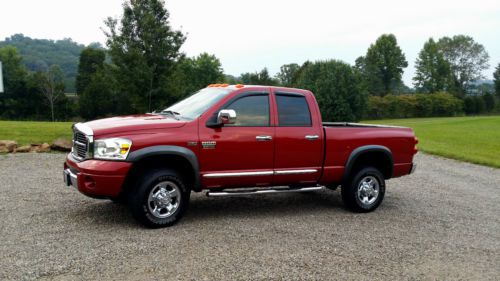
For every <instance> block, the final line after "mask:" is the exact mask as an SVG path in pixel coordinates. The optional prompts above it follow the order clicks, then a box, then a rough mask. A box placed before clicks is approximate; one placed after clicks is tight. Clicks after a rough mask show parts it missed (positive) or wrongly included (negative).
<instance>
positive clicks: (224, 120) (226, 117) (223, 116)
mask: <svg viewBox="0 0 500 281" xmlns="http://www.w3.org/2000/svg"><path fill="white" fill-rule="evenodd" d="M234 123H236V111H234V110H232V109H222V110H221V111H219V114H217V124H218V125H226V124H234Z"/></svg>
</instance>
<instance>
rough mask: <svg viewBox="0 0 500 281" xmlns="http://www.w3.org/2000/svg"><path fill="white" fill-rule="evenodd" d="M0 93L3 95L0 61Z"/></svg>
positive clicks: (0, 64) (0, 65)
mask: <svg viewBox="0 0 500 281" xmlns="http://www.w3.org/2000/svg"><path fill="white" fill-rule="evenodd" d="M0 93H3V75H2V62H1V61H0Z"/></svg>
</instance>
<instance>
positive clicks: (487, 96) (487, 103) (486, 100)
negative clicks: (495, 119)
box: [482, 93, 495, 112]
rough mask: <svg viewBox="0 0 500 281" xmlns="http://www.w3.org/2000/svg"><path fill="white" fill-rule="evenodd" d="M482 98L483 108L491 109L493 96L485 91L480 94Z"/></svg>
mask: <svg viewBox="0 0 500 281" xmlns="http://www.w3.org/2000/svg"><path fill="white" fill-rule="evenodd" d="M482 98H483V102H484V108H485V110H486V111H487V112H491V111H493V109H494V108H495V97H494V96H493V95H492V94H490V93H486V94H484V95H482Z"/></svg>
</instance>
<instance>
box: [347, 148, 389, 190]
mask: <svg viewBox="0 0 500 281" xmlns="http://www.w3.org/2000/svg"><path fill="white" fill-rule="evenodd" d="M368 152H381V153H383V154H385V155H386V156H387V157H388V159H389V162H390V167H389V169H390V171H389V177H388V178H391V177H392V172H393V171H392V170H393V167H394V159H393V158H392V152H391V150H390V149H389V148H387V147H385V146H382V145H365V146H360V147H358V148H356V149H354V150H353V151H352V152H351V155H349V158H348V159H347V163H346V165H345V169H344V176H343V177H342V181H346V180H347V179H349V176H350V175H351V172H352V169H353V168H354V165H355V163H356V160H357V159H358V158H359V157H360V156H361V155H363V154H365V153H368Z"/></svg>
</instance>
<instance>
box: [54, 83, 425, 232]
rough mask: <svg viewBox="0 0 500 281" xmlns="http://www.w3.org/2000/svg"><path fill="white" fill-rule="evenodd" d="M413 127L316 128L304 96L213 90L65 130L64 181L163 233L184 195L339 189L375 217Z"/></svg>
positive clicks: (313, 108)
mask: <svg viewBox="0 0 500 281" xmlns="http://www.w3.org/2000/svg"><path fill="white" fill-rule="evenodd" d="M417 143H418V140H417V138H416V137H415V135H414V133H413V131H412V129H410V128H405V127H395V126H379V125H369V124H357V123H326V122H322V119H321V113H320V109H319V107H318V104H317V102H316V99H315V97H314V95H313V94H312V93H311V92H310V91H307V90H301V89H291V88H283V87H269V86H248V85H227V84H212V85H209V86H208V87H206V88H204V89H201V90H200V91H198V92H196V93H194V94H193V95H191V96H189V97H187V98H185V99H184V100H181V101H180V102H178V103H176V104H174V105H172V106H170V107H168V108H166V109H165V110H163V111H161V112H158V113H151V114H142V115H131V116H123V117H112V118H106V119H101V120H96V121H91V122H86V123H78V124H75V125H73V148H72V151H71V153H69V154H68V155H67V158H66V161H65V163H64V171H63V174H64V182H65V183H66V185H67V186H73V187H75V188H76V189H77V190H78V191H79V192H81V193H83V194H85V195H87V196H90V197H93V198H105V199H111V200H113V201H118V202H125V203H126V204H127V205H128V206H129V208H130V210H131V212H132V214H133V216H134V217H135V218H136V219H137V220H138V221H139V222H141V223H142V224H144V225H145V226H148V227H163V226H170V225H173V224H174V223H176V222H177V221H178V220H179V219H180V218H181V217H182V215H183V214H184V212H185V211H186V209H187V207H188V204H189V198H190V194H191V192H201V191H207V195H208V196H237V195H251V194H268V193H281V192H306V191H315V190H320V189H324V188H328V189H333V190H334V189H336V188H337V187H339V186H340V187H341V197H342V200H343V202H344V204H345V205H346V206H347V207H348V208H349V209H351V210H353V211H355V212H369V211H373V210H375V209H376V208H377V207H378V206H379V205H380V203H381V202H382V200H383V198H384V194H385V181H386V180H388V179H391V178H396V177H401V176H404V175H408V174H411V173H412V172H413V171H414V170H415V167H416V166H415V164H414V163H413V156H414V155H415V154H416V153H417V147H416V145H417Z"/></svg>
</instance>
